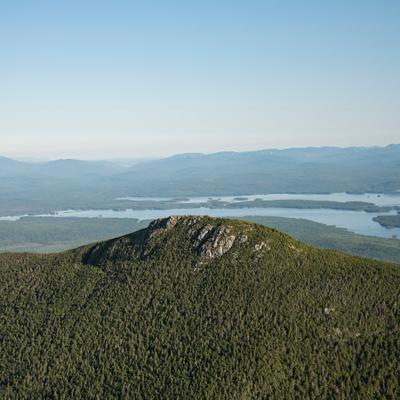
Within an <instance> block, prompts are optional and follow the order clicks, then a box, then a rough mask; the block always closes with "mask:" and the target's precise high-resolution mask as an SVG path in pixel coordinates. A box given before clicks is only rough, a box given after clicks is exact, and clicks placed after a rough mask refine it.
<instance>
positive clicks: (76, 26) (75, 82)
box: [0, 0, 400, 158]
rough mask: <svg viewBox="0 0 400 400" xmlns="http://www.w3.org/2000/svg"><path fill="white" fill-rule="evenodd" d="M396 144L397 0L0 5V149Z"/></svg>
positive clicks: (19, 0) (35, 0)
mask: <svg viewBox="0 0 400 400" xmlns="http://www.w3.org/2000/svg"><path fill="white" fill-rule="evenodd" d="M398 142H400V1H399V0H394V1H385V0H376V1H369V0H351V1H350V0H345V1H340V0H335V1H321V0H316V1H307V0H296V1H294V0H293V1H285V0H276V1H268V0H263V1H257V0H246V1H241V0H226V1H225V0H209V1H208V0H207V1H204V0H202V1H197V0H196V1H194V0H193V1H191V0H185V1H168V0H164V1H156V0H151V1H150V0H148V1H134V0H131V1H121V0H120V1H118V0H114V1H111V0H109V1H101V0H95V1H85V0H79V1H71V0H69V1H54V0H52V1H41V0H32V1H24V0H16V1H1V2H0V154H2V155H8V156H38V157H51V158H54V157H82V158H85V157H86V158H96V157H99V158H113V157H117V156H120V157H143V156H158V155H166V154H171V153H178V152H186V151H190V152H193V151H196V152H197V151H205V152H211V151H219V150H250V149H256V148H269V147H291V146H306V145H316V146H319V145H338V146H346V145H372V144H373V145H375V144H377V145H384V144H388V143H398Z"/></svg>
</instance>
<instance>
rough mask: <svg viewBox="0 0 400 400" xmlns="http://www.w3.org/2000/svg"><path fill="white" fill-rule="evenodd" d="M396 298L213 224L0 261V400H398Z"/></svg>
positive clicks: (363, 276) (263, 237) (339, 260)
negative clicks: (207, 399) (51, 399)
mask: <svg viewBox="0 0 400 400" xmlns="http://www.w3.org/2000/svg"><path fill="white" fill-rule="evenodd" d="M399 298H400V268H399V266H398V265H394V264H385V263H383V262H378V261H372V260H368V259H364V258H357V257H352V256H349V255H344V254H341V253H338V252H335V251H331V250H320V249H316V248H313V247H311V246H309V245H305V244H303V243H301V242H299V241H297V240H295V239H293V238H291V237H290V236H288V235H286V234H284V233H281V232H279V231H277V230H275V229H271V228H268V227H265V226H261V225H257V224H254V223H249V222H244V221H236V220H226V219H219V218H217V219H214V218H209V217H170V218H166V219H162V220H156V221H153V222H152V223H151V224H150V225H149V226H148V227H147V228H145V229H142V230H140V231H137V232H134V233H133V234H129V235H125V236H122V237H119V238H116V239H112V240H109V241H105V242H99V243H95V244H92V245H88V246H84V247H81V248H78V249H75V250H71V251H68V252H65V253H62V254H56V255H30V254H11V253H8V254H7V253H6V254H0V307H1V314H0V315H1V324H0V340H1V342H0V343H1V348H2V351H1V352H0V376H1V380H0V397H1V398H10V399H19V398H21V399H22V398H27V397H29V398H74V399H88V398H146V399H149V398H168V399H172V398H173V399H188V398H199V399H200V398H210V399H247V398H248V399H250V398H251V399H265V398H273V399H305V398H313V399H314V398H329V399H336V398H337V399H344V398H346V399H347V398H362V399H368V398H371V399H372V398H388V399H396V398H399V396H400V387H399V382H398V371H399V369H400V361H399V360H400V313H399Z"/></svg>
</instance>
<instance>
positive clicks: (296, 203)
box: [214, 199, 397, 213]
mask: <svg viewBox="0 0 400 400" xmlns="http://www.w3.org/2000/svg"><path fill="white" fill-rule="evenodd" d="M224 206H225V207H227V208H249V207H259V208H299V209H320V208H325V209H331V210H349V211H366V212H374V213H375V212H386V211H390V210H392V209H397V207H380V206H377V205H376V204H374V203H367V202H365V201H346V202H342V201H329V200H297V199H294V200H261V199H256V200H252V201H241V202H236V203H227V204H225V205H224ZM214 207H215V206H214Z"/></svg>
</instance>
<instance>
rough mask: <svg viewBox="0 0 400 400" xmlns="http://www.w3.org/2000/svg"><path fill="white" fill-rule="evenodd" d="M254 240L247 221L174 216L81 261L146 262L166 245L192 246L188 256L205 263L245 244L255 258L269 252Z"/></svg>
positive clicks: (96, 249) (102, 247)
mask: <svg viewBox="0 0 400 400" xmlns="http://www.w3.org/2000/svg"><path fill="white" fill-rule="evenodd" d="M238 224H240V225H238ZM251 237H253V234H252V227H251V226H249V224H248V223H245V222H238V221H232V220H228V219H220V218H210V217H201V216H171V217H168V218H162V219H156V220H154V221H153V222H151V223H150V225H149V226H148V227H147V228H145V229H142V230H140V231H137V232H134V233H132V234H130V235H126V236H123V237H121V238H117V239H113V240H109V241H107V242H102V243H98V244H96V245H94V246H91V247H90V248H86V251H85V252H84V254H83V256H82V261H83V262H84V263H87V264H97V265H101V264H106V263H107V262H116V261H129V260H133V259H136V258H139V259H142V260H143V259H147V258H149V257H151V256H152V255H153V254H155V253H157V252H159V251H162V249H165V248H167V247H166V244H167V243H172V242H173V246H174V248H181V250H182V251H186V250H184V249H187V248H188V246H189V249H191V253H192V254H188V256H190V257H192V256H193V255H195V256H196V257H199V258H201V259H204V262H205V261H206V260H210V259H214V258H217V257H222V256H223V255H225V254H227V253H228V252H230V251H231V249H232V248H233V247H235V245H237V246H243V245H244V244H246V247H248V248H249V249H250V252H252V253H255V254H256V258H259V257H261V256H262V254H263V253H264V252H265V251H268V250H270V247H269V245H268V244H267V242H266V241H256V240H254V238H253V239H251V240H250V238H251ZM199 262H200V263H202V261H200V260H199Z"/></svg>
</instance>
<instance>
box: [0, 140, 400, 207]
mask: <svg viewBox="0 0 400 400" xmlns="http://www.w3.org/2000/svg"><path fill="white" fill-rule="evenodd" d="M0 179H1V182H2V190H1V192H0V212H2V211H1V210H2V209H4V206H5V204H6V203H5V202H9V201H11V200H15V201H16V202H17V203H19V204H23V202H24V200H27V199H29V200H30V203H31V204H32V199H33V200H34V202H35V201H36V204H37V205H38V206H39V205H40V204H41V205H43V206H46V207H47V206H48V205H49V204H51V203H52V204H53V205H54V206H55V205H56V204H57V205H61V203H63V204H64V205H66V206H68V199H69V200H74V201H71V204H70V207H76V206H80V207H83V206H90V205H91V206H95V205H96V201H98V200H99V199H100V198H101V199H102V201H107V200H108V201H111V200H113V199H115V197H118V196H192V195H205V196H207V195H239V194H259V193H331V192H346V191H347V192H395V191H398V190H400V145H389V146H386V147H349V148H336V147H321V148H313V147H310V148H293V149H286V150H276V149H271V150H260V151H252V152H238V153H236V152H220V153H214V154H201V153H188V154H180V155H176V156H172V157H168V158H164V159H159V160H152V161H147V162H139V163H137V164H135V165H133V166H131V167H123V166H121V165H120V164H117V163H113V162H109V161H81V160H58V161H50V162H44V163H26V162H20V161H15V160H11V159H8V158H4V157H0ZM79 199H81V202H79Z"/></svg>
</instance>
